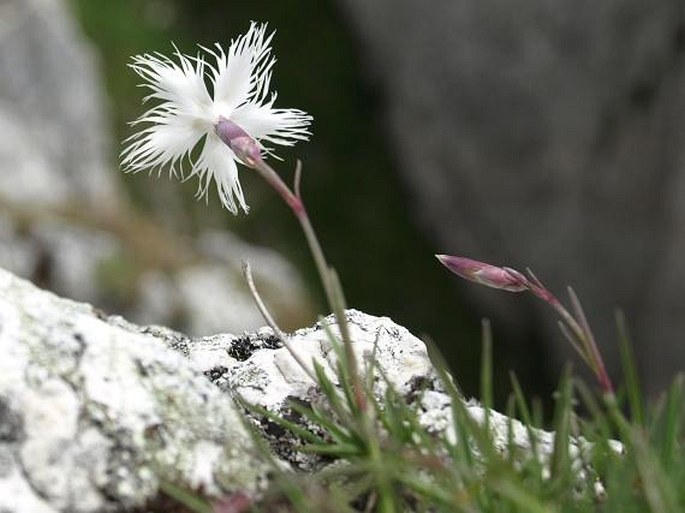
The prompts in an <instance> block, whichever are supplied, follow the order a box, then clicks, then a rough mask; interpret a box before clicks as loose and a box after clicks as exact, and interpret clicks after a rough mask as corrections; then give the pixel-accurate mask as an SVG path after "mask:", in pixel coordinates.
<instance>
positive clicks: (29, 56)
mask: <svg viewBox="0 0 685 513" xmlns="http://www.w3.org/2000/svg"><path fill="white" fill-rule="evenodd" d="M0 20H2V21H1V22H0V120H1V121H0V157H3V158H0V176H2V179H0V196H2V197H3V199H5V200H8V199H11V200H15V201H22V200H29V199H30V200H31V202H32V206H33V207H39V206H56V205H61V206H64V204H65V202H66V201H74V202H75V201H78V202H79V203H80V204H81V205H86V206H88V207H93V208H96V209H97V210H98V211H100V212H102V211H104V210H107V209H108V208H113V207H114V206H116V203H117V201H118V200H120V199H121V195H120V193H119V191H118V186H117V185H118V183H117V179H116V177H115V176H114V175H113V174H112V173H111V170H110V168H109V166H108V164H107V163H108V160H109V158H110V154H111V150H112V149H111V147H110V145H109V144H110V143H109V141H110V140H111V138H110V135H109V133H108V130H107V127H106V125H105V116H104V112H103V107H102V106H103V97H102V87H101V85H100V81H99V74H98V73H97V69H96V60H95V54H94V53H93V52H92V50H91V48H90V47H89V45H88V44H87V42H86V41H85V39H84V38H83V37H82V35H81V34H80V32H79V31H78V30H77V29H76V27H75V26H74V21H73V19H72V17H71V15H70V13H69V12H68V10H67V8H66V6H65V4H64V2H63V1H61V0H4V1H3V2H2V3H0ZM6 156H9V157H10V158H5V157H6ZM10 177H11V178H13V179H10Z"/></svg>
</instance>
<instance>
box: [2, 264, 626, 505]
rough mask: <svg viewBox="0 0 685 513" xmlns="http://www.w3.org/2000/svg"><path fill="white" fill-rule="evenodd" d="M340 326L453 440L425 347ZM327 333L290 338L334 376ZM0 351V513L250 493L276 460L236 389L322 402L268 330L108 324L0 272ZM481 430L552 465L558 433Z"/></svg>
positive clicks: (398, 332) (357, 323)
mask: <svg viewBox="0 0 685 513" xmlns="http://www.w3.org/2000/svg"><path fill="white" fill-rule="evenodd" d="M347 319H348V322H349V326H350V333H351V337H352V341H353V347H354V351H355V354H356V357H357V359H358V364H359V368H360V369H361V373H362V374H363V375H365V374H367V373H368V372H370V370H369V361H370V358H371V356H372V355H374V356H375V358H376V365H377V367H374V369H375V370H374V372H376V373H378V369H382V370H383V373H384V375H385V376H386V377H387V382H386V381H385V380H382V379H376V380H374V387H375V389H374V392H375V394H376V395H377V398H378V400H380V401H382V398H383V397H384V395H383V394H384V392H385V390H386V388H387V386H388V383H390V384H391V385H392V386H393V387H394V388H395V389H396V390H397V391H398V392H399V393H400V394H402V395H403V397H404V398H405V399H406V400H407V401H411V402H413V403H414V404H416V405H417V406H418V410H417V411H418V412H419V416H420V422H421V424H422V425H423V426H424V428H425V429H426V430H427V431H428V432H431V433H435V434H445V435H446V436H447V437H448V439H450V440H452V441H456V434H455V427H454V424H453V422H452V408H451V399H450V396H449V395H448V394H447V393H445V392H444V390H443V388H442V386H441V383H440V380H439V379H438V378H437V375H436V372H435V370H434V368H433V366H432V364H431V362H430V360H429V358H428V355H427V352H426V348H425V346H424V344H423V342H421V341H420V340H419V339H417V338H416V337H414V336H413V335H412V334H411V333H409V332H408V331H407V330H406V329H404V328H403V327H401V326H398V325H397V324H395V323H393V322H392V321H391V320H390V319H388V318H383V317H381V318H379V317H374V316H370V315H366V314H364V313H362V312H358V311H354V310H350V311H348V312H347ZM327 329H328V330H330V331H332V332H333V333H335V332H336V331H337V327H336V325H335V322H334V319H333V318H331V317H329V318H326V319H324V320H323V321H322V322H321V323H318V324H316V325H315V326H313V327H311V328H306V329H302V330H299V331H297V332H295V333H293V334H291V335H288V342H289V343H290V345H291V347H292V349H293V351H294V352H295V353H297V355H298V356H299V358H300V359H301V360H302V361H304V362H307V364H310V365H311V362H312V361H317V362H318V363H319V364H320V365H321V366H322V368H323V370H324V372H325V373H326V374H327V375H328V376H329V377H330V379H331V380H332V382H333V383H336V384H337V377H336V375H335V372H334V368H335V365H336V356H335V351H333V346H332V343H331V341H330V338H329V335H328V332H327ZM0 354H2V358H0V511H4V510H8V511H12V512H14V513H42V512H46V513H56V512H64V513H67V512H68V513H72V512H84V513H85V512H107V511H121V510H123V509H126V508H132V507H139V506H141V505H143V504H145V503H146V502H150V501H152V500H154V499H155V498H156V497H157V496H158V494H159V491H158V486H159V482H160V479H166V480H170V481H172V482H174V483H176V484H177V485H180V486H185V487H188V488H191V489H196V490H202V491H203V493H204V494H205V495H206V496H209V497H217V496H219V495H220V494H222V493H230V492H235V491H240V492H241V493H245V494H247V495H249V496H253V497H258V496H259V494H260V492H261V491H262V490H263V488H264V486H265V485H266V483H267V479H268V473H269V470H273V469H272V468H271V467H270V463H267V462H266V458H264V455H263V454H261V453H259V451H258V450H257V449H256V448H255V446H254V445H253V439H252V438H251V436H250V434H249V433H248V432H247V430H246V427H245V425H246V424H245V422H244V418H243V417H242V414H241V413H240V412H238V411H237V410H236V406H235V404H234V401H233V398H234V397H236V396H239V397H240V398H241V399H242V400H245V401H248V402H249V403H251V404H255V405H259V406H262V407H264V408H267V409H268V410H270V411H272V412H274V413H278V414H280V415H285V414H287V413H288V412H289V411H290V401H291V400H296V401H300V402H303V403H308V402H314V401H318V402H321V401H324V400H325V399H323V396H322V394H321V392H320V390H319V389H318V387H317V385H316V383H314V381H312V379H311V378H310V377H309V375H308V374H307V372H305V371H304V370H303V368H302V367H300V365H299V364H298V363H297V362H296V360H295V359H294V358H293V356H292V354H291V353H290V352H289V351H288V350H287V349H286V348H284V347H283V346H282V343H281V341H280V340H278V339H276V338H275V337H274V335H273V332H272V331H271V329H270V328H262V329H260V330H258V331H257V332H255V333H245V334H243V335H239V336H236V335H216V336H213V337H206V338H200V339H191V338H189V337H187V336H185V335H183V334H181V333H178V332H175V331H173V330H170V329H168V328H164V327H161V326H148V327H141V326H136V325H134V324H131V323H129V322H128V321H126V320H124V319H123V318H121V317H106V316H104V315H103V314H102V313H101V312H99V311H97V310H95V309H93V308H92V307H90V306H89V305H86V304H81V303H75V302H73V301H69V300H66V299H60V298H58V297H56V296H54V295H53V294H52V293H49V292H45V291H42V290H39V289H37V288H36V287H34V286H33V285H31V284H30V283H28V282H26V281H23V280H20V279H18V278H16V277H14V276H12V275H11V274H9V273H7V272H6V271H3V270H0ZM375 376H376V377H378V376H379V374H375ZM208 378H209V379H208ZM321 404H323V403H321ZM466 407H467V411H468V413H469V414H470V415H471V416H472V417H473V418H474V419H475V420H476V421H478V422H482V420H483V419H484V417H485V415H486V410H485V409H484V408H483V407H482V406H481V405H479V404H478V403H476V402H475V401H469V402H468V403H467V404H466ZM251 415H252V420H253V421H254V422H255V424H256V425H257V426H259V427H260V428H261V430H262V432H263V434H264V436H265V437H266V439H267V441H268V442H270V444H271V447H272V449H273V450H274V451H275V453H276V455H277V456H278V457H280V458H281V460H280V463H279V464H280V465H282V468H283V469H289V468H291V469H292V468H297V469H299V470H300V471H302V470H304V471H309V472H311V471H315V470H317V469H320V468H321V467H322V466H324V465H327V464H329V462H325V461H323V460H320V459H318V458H317V457H315V456H312V455H308V454H305V453H302V452H301V451H300V450H299V449H298V447H299V443H300V442H299V440H297V439H296V438H295V437H294V436H292V435H290V434H288V433H287V432H285V431H284V430H282V429H280V430H272V429H271V427H270V424H269V422H265V421H266V419H264V418H261V417H260V416H259V415H258V414H251ZM490 426H491V428H492V430H493V435H494V439H495V442H496V443H497V444H498V445H499V447H500V448H501V449H502V450H503V451H504V450H506V448H507V447H508V441H509V436H510V434H511V436H512V437H513V439H514V443H515V444H516V446H517V448H519V449H522V450H526V449H530V448H531V438H530V437H531V436H533V437H535V440H536V446H537V452H536V454H537V455H539V457H540V458H541V459H542V461H543V462H547V461H549V458H550V456H551V454H552V451H553V446H554V434H553V433H549V432H545V431H541V430H536V429H532V430H529V429H528V428H527V427H526V426H524V425H523V424H521V423H520V422H518V421H515V420H511V419H508V418H507V417H505V416H503V415H501V414H499V413H497V412H494V411H491V412H490ZM510 427H511V429H512V431H511V433H510ZM571 444H572V447H571V454H572V456H573V457H574V458H575V459H574V461H575V464H576V465H577V467H578V472H579V476H581V477H580V478H581V479H582V476H583V475H584V474H583V473H584V472H586V471H587V467H586V464H585V463H584V462H585V461H587V459H586V458H584V457H583V456H584V455H585V454H586V452H587V451H589V450H590V448H591V445H590V444H589V443H588V442H586V441H585V440H583V439H573V440H572V441H571ZM614 449H615V450H617V451H620V450H621V446H620V444H614ZM276 461H279V460H278V459H276Z"/></svg>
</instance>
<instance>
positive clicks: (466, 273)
mask: <svg viewBox="0 0 685 513" xmlns="http://www.w3.org/2000/svg"><path fill="white" fill-rule="evenodd" d="M435 256H436V258H437V259H438V260H440V263H441V264H442V265H444V266H445V267H447V268H448V269H449V270H450V271H452V272H453V273H454V274H456V275H458V276H461V277H462V278H464V279H466V280H470V281H473V282H476V283H480V284H481V285H485V286H486V287H492V288H494V289H501V290H507V291H509V292H523V291H524V290H528V289H529V283H528V279H527V278H526V277H525V276H524V275H523V274H521V273H520V272H518V271H515V270H514V269H510V268H509V267H496V266H494V265H490V264H485V263H483V262H478V261H476V260H471V259H470V258H464V257H458V256H450V255H435Z"/></svg>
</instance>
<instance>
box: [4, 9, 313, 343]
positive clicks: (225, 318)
mask: <svg viewBox="0 0 685 513" xmlns="http://www.w3.org/2000/svg"><path fill="white" fill-rule="evenodd" d="M71 7H73V6H70V5H65V4H64V2H62V1H58V0H3V1H2V2H0V20H1V21H0V265H2V266H3V267H5V268H6V269H8V270H10V271H12V272H14V273H16V274H18V275H20V276H23V277H26V278H29V279H31V280H32V281H34V282H35V283H37V284H39V285H42V286H44V287H47V288H50V289H52V290H54V291H55V292H57V293H59V294H61V295H64V296H66V297H70V298H73V299H78V300H82V301H88V302H90V303H93V304H94V305H96V306H99V307H100V308H103V309H105V310H107V311H108V312H112V313H121V314H124V315H126V316H127V317H129V318H131V319H135V320H137V321H139V322H144V323H158V324H166V325H172V326H175V327H177V328H179V329H183V330H184V331H187V332H189V333H195V334H211V333H216V332H219V331H233V332H235V331H238V332H239V331H241V330H244V329H251V328H256V327H259V326H262V325H263V321H262V319H261V317H260V315H259V313H258V312H257V310H256V309H255V308H254V306H253V302H252V299H251V298H250V296H249V294H248V292H247V290H246V288H245V286H244V284H243V279H242V275H241V271H240V265H241V259H249V260H250V261H251V262H252V265H253V266H254V269H255V273H256V275H255V279H256V280H257V281H258V282H259V283H260V285H261V287H262V288H263V290H264V294H265V297H266V298H269V302H270V304H271V305H272V306H273V308H274V310H275V311H276V313H278V314H279V317H280V318H281V320H282V322H283V323H284V324H285V325H289V326H291V327H294V326H299V325H301V324H302V323H303V322H306V321H307V320H309V318H310V317H311V315H312V314H311V312H312V308H311V301H310V300H309V296H308V294H307V293H306V291H305V289H304V286H303V283H302V280H301V278H300V276H299V274H298V273H297V272H296V271H295V270H294V268H293V266H292V265H290V264H289V263H288V262H287V261H286V260H285V259H284V258H283V257H282V256H280V255H279V254H277V253H275V252H274V251H273V250H271V249H265V248H261V247H257V246H253V245H250V244H248V243H246V242H243V241H241V240H240V239H238V238H237V237H236V236H235V235H232V234H231V233H230V232H227V231H225V230H220V229H216V228H213V227H212V226H211V225H208V226H202V227H198V229H195V230H192V232H191V231H188V232H186V233H183V232H174V231H171V230H167V229H165V227H164V225H163V223H162V220H165V219H166V220H167V221H168V222H169V224H170V225H171V224H172V222H173V220H172V219H167V218H168V217H169V216H171V217H173V208H174V203H173V201H170V203H171V204H170V205H168V207H170V208H166V206H165V205H163V204H162V201H161V198H159V197H157V200H158V202H157V204H156V205H155V204H154V203H152V206H151V208H150V209H149V211H142V209H140V208H138V206H136V205H133V204H131V202H130V201H129V198H128V193H127V191H126V190H125V189H124V187H123V186H122V180H121V176H120V174H119V172H118V170H117V165H116V153H117V151H116V150H117V146H118V144H117V142H116V140H117V139H116V138H115V137H114V136H113V134H112V124H111V121H110V119H109V116H108V113H107V112H106V110H105V105H106V101H105V96H106V92H105V89H104V85H103V80H102V76H101V67H102V65H103V63H102V61H101V60H100V59H99V58H98V52H97V51H95V50H94V49H93V48H92V46H91V44H90V43H89V42H88V41H87V39H86V38H85V37H84V35H83V34H82V30H81V27H80V25H79V24H78V23H76V21H75V20H74V18H73V14H72V11H71ZM123 71H124V70H123V68H122V70H120V72H123ZM176 208H177V209H178V210H180V208H179V207H176Z"/></svg>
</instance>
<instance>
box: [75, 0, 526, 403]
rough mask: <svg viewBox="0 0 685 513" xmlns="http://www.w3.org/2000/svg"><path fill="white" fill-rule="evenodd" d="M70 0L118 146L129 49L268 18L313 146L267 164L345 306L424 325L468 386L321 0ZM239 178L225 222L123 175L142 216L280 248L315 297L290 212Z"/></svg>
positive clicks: (449, 310)
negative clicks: (289, 186)
mask: <svg viewBox="0 0 685 513" xmlns="http://www.w3.org/2000/svg"><path fill="white" fill-rule="evenodd" d="M72 2H73V4H74V7H75V11H76V13H77V15H78V16H79V18H80V20H81V22H82V24H83V26H84V29H85V31H86V33H87V34H88V35H89V36H90V38H92V40H93V41H94V43H95V44H96V45H97V47H98V49H99V52H100V55H101V61H102V62H101V67H102V70H103V72H104V75H105V80H106V87H107V89H108V91H109V93H110V98H111V100H110V101H111V103H110V107H109V110H110V112H111V116H112V119H113V123H114V126H113V128H114V131H115V134H116V138H117V140H118V141H121V140H123V139H124V138H125V137H126V136H127V135H129V134H130V129H129V128H128V126H127V125H126V123H127V122H128V121H131V120H134V119H136V118H137V117H138V116H139V115H140V114H141V113H142V108H141V106H140V100H141V97H142V92H141V90H140V89H139V88H137V87H136V85H137V82H138V80H137V77H136V75H135V74H134V73H133V72H131V71H130V70H128V69H127V68H126V64H127V62H129V59H130V56H131V55H134V54H136V53H143V52H153V51H160V52H164V53H169V51H170V50H171V48H172V47H171V42H172V41H173V42H174V43H175V44H176V45H177V46H178V47H179V49H180V50H181V51H184V52H186V53H193V52H195V50H196V45H197V44H203V45H212V44H213V43H215V42H221V43H222V44H223V45H224V46H227V45H228V43H229V42H230V40H231V38H234V37H236V36H237V35H239V34H241V33H242V32H244V31H245V30H246V28H247V27H248V26H249V22H250V20H258V21H267V22H268V23H269V25H270V27H271V28H272V29H275V30H276V31H277V34H276V37H275V39H274V52H275V55H276V56H277V57H278V59H279V61H278V63H277V65H276V68H275V71H274V82H273V83H274V84H275V87H276V89H277V90H278V93H279V97H278V100H277V106H280V107H297V108H301V109H303V110H306V111H307V112H309V113H310V114H312V115H313V116H314V125H313V130H312V131H313V134H314V135H313V137H312V142H311V143H305V144H300V145H298V146H296V147H295V148H293V149H285V150H283V151H280V152H279V155H280V156H281V157H283V158H284V161H283V162H282V163H276V168H277V170H278V171H279V172H281V173H282V174H283V175H284V176H285V177H290V176H292V170H293V169H294V164H295V158H301V159H302V161H303V164H304V173H303V187H302V188H303V194H304V197H305V200H306V202H307V206H308V210H309V212H310V215H311V218H312V222H313V223H314V225H315V226H316V227H317V232H318V233H319V235H320V238H321V242H322V245H323V247H324V251H326V254H327V256H328V260H329V261H330V262H331V264H332V265H333V266H334V267H335V268H336V269H337V271H338V272H339V274H340V276H341V280H342V283H343V285H344V288H345V292H346V294H347V300H348V303H349V305H350V306H352V307H355V308H359V309H361V310H364V311H365V312H368V313H371V314H378V315H387V316H390V317H392V318H393V319H394V320H396V321H397V322H399V323H400V324H402V325H404V326H406V327H407V328H409V329H411V330H412V331H413V332H414V333H417V334H424V333H425V334H428V335H429V336H430V337H431V338H432V339H434V340H436V341H437V342H438V344H439V345H441V347H442V349H443V351H444V352H445V354H446V355H447V357H448V359H449V361H450V363H451V364H452V366H453V368H454V370H455V373H456V375H458V376H459V378H460V382H461V383H462V385H463V386H464V389H465V392H466V393H472V392H475V390H476V388H477V368H478V363H477V362H478V357H477V352H478V346H479V336H478V323H477V320H476V319H475V316H474V315H471V314H470V313H468V312H467V311H466V309H465V307H464V306H463V304H461V303H460V302H459V298H458V296H457V294H456V293H455V287H454V283H453V281H452V278H451V277H450V276H448V275H447V273H446V272H445V271H444V269H442V268H441V267H440V266H439V264H438V262H437V261H436V260H435V259H434V257H433V254H434V253H436V252H439V249H440V248H436V247H434V246H433V245H432V244H431V243H430V242H429V241H428V240H427V238H426V237H425V236H424V235H423V234H422V233H421V232H420V230H419V229H418V227H417V225H416V222H415V216H412V212H411V208H410V206H411V204H412V202H411V201H410V199H409V195H408V192H407V191H406V190H403V188H402V185H401V184H400V182H399V178H398V173H397V172H396V171H395V169H394V166H395V164H396V162H394V156H393V155H390V154H389V153H388V150H387V146H386V145H385V141H384V135H383V132H382V126H381V119H380V117H379V114H380V107H381V101H382V98H380V97H377V96H376V95H375V94H374V92H373V91H371V90H369V88H368V87H366V86H365V85H364V84H363V81H362V79H361V77H360V74H361V71H360V69H361V66H360V62H359V54H360V53H361V52H362V51H363V49H361V48H357V47H355V45H354V43H353V39H352V37H351V35H350V34H349V33H348V30H347V28H346V26H345V24H344V20H343V19H342V16H341V13H339V12H338V11H337V10H336V8H335V7H334V5H333V4H332V2H331V1H329V0H301V1H298V2H274V1H267V0H250V1H248V0H241V1H233V2H227V1H225V0H223V1H219V0H205V1H202V2H194V1H191V0H117V1H116V2H107V1H104V0H72ZM115 147H117V148H118V147H119V146H118V145H117V146H115ZM114 158H115V156H113V159H114ZM417 172H420V170H417ZM287 179H288V178H287ZM241 180H242V182H243V189H244V190H245V191H246V196H247V200H248V203H249V204H250V205H251V207H252V208H251V212H250V215H249V216H244V215H243V216H238V217H236V218H233V217H232V216H230V215H227V214H226V213H225V212H223V211H221V210H220V209H219V208H218V203H219V202H218V201H216V198H214V197H210V201H209V204H208V205H206V204H205V203H204V202H195V201H194V199H193V197H192V194H191V193H190V192H191V191H189V190H188V189H189V188H190V189H192V185H189V184H179V183H176V182H171V181H167V180H162V181H157V180H150V179H148V177H146V176H143V175H139V176H135V177H131V178H130V179H127V180H125V181H124V182H125V186H126V187H127V188H129V190H130V192H131V195H132V197H133V198H134V201H135V203H136V205H137V206H138V207H139V208H140V209H142V210H146V211H151V212H155V213H156V214H157V215H158V216H160V218H161V221H162V222H164V223H165V224H166V226H167V228H170V229H174V230H176V231H184V232H189V231H192V230H194V227H198V226H203V227H206V226H207V225H209V226H212V227H218V226H224V227H230V229H231V230H234V231H236V232H237V233H238V234H240V235H241V236H242V237H243V238H245V239H247V240H248V241H250V242H253V243H257V244H261V245H264V246H268V247H271V248H274V249H276V250H278V251H280V252H282V253H284V254H285V255H286V257H288V258H289V259H291V261H293V262H295V263H296V265H297V267H298V269H299V270H300V271H301V272H302V273H303V274H305V276H306V278H307V279H308V282H309V283H310V284H311V287H310V289H311V290H312V291H313V294H314V295H317V294H318V297H319V298H320V304H321V305H323V297H322V295H321V293H320V292H319V290H320V286H319V285H318V283H317V281H316V274H315V273H316V270H315V267H314V265H313V263H312V261H311V258H310V256H309V254H308V252H307V246H306V244H305V242H304V238H303V236H302V234H301V233H300V231H299V226H298V225H297V223H296V221H295V219H294V218H292V216H291V215H290V213H289V212H288V210H287V207H285V206H284V205H283V204H282V203H281V202H280V201H278V200H276V196H275V195H274V193H273V192H272V191H271V190H270V189H269V188H268V187H266V186H265V185H264V184H263V183H262V182H261V181H260V180H259V179H258V178H257V177H256V176H254V175H251V174H250V172H249V171H247V170H246V169H243V170H242V172H241ZM319 311H321V312H323V306H321V307H320V308H319ZM502 363H503V365H502V366H501V368H498V369H497V370H496V371H497V373H500V375H501V373H502V372H505V369H506V368H507V367H511V365H510V362H502ZM524 374H525V373H524ZM503 393H506V391H503ZM502 397H503V396H502Z"/></svg>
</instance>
